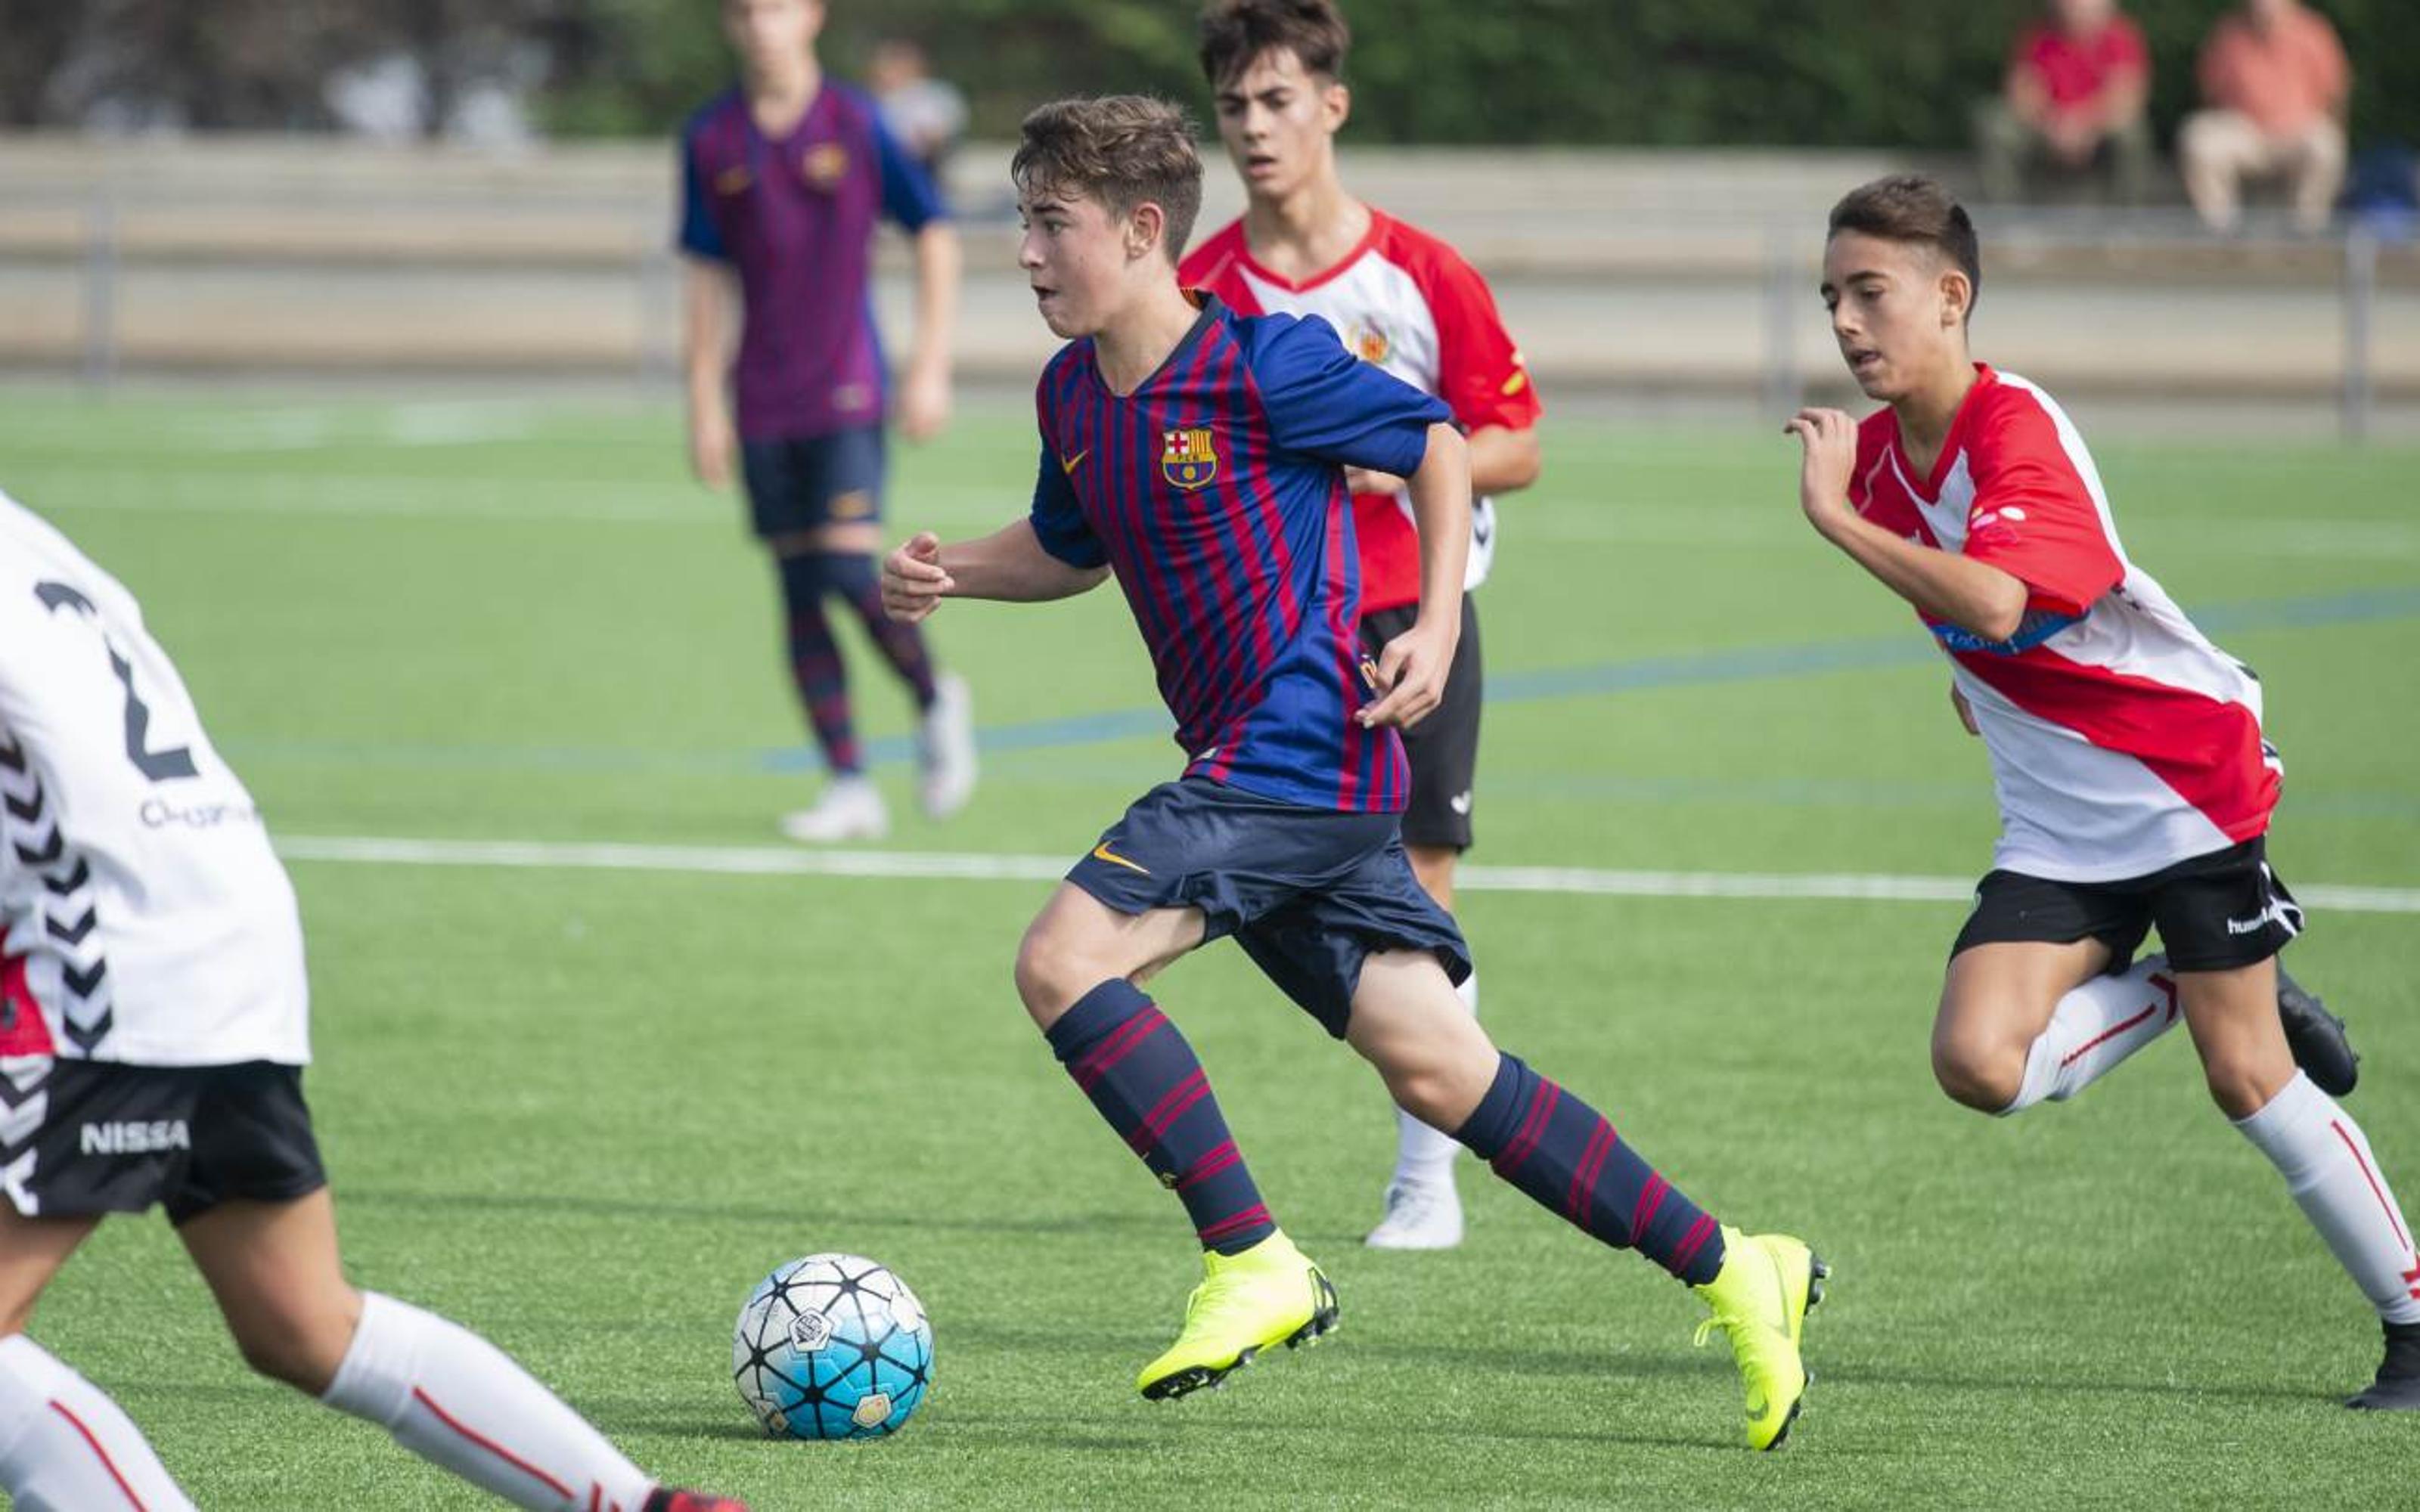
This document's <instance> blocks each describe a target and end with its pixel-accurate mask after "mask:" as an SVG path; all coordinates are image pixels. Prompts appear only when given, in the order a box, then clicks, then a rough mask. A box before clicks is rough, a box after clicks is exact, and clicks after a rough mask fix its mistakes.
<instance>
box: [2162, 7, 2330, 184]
mask: <svg viewBox="0 0 2420 1512" xmlns="http://www.w3.org/2000/svg"><path fill="white" fill-rule="evenodd" d="M2351 91H2352V69H2351V67H2350V65H2349V64H2347V63H2346V61H2345V53H2344V46H2343V44H2342V43H2341V42H2339V41H2337V39H2336V33H2335V27H2333V26H2331V25H2329V24H2328V22H2327V18H2326V17H2324V16H2321V15H2319V13H2318V12H2316V11H2313V10H2309V9H2306V8H2304V7H2303V6H2302V5H2301V4H2300V3H2299V0H2244V4H2243V8H2242V9H2241V10H2239V11H2237V12H2235V13H2234V14H2232V15H2229V16H2227V17H2226V18H2225V19H2223V20H2222V21H2220V22H2219V23H2218V24H2217V25H2216V26H2214V27H2212V28H2211V34H2210V37H2209V39H2208V40H2206V41H2204V42H2203V43H2202V47H2201V93H2202V99H2203V100H2204V101H2205V102H2206V103H2207V104H2208V106H2209V108H2208V109H2207V110H2204V111H2201V112H2200V113H2198V114H2197V115H2194V116H2188V117H2186V119H2185V123H2184V126H2183V128H2182V129H2181V130H2180V131H2178V133H2177V156H2178V158H2179V160H2180V162H2181V164H2182V166H2183V169H2184V178H2185V193H2187V194H2188V195H2190V196H2191V197H2192V199H2193V203H2194V208H2195V209H2196V210H2198V211H2200V212H2201V218H2202V220H2203V222H2204V223H2205V224H2208V225H2209V226H2210V227H2211V229H2212V230H2214V231H2231V230H2233V229H2234V228H2235V226H2236V225H2237V224H2238V223H2239V222H2240V221H2241V220H2242V215H2243V208H2242V184H2243V180H2244V179H2245V178H2247V177H2284V178H2285V180H2286V183H2287V188H2288V193H2290V195H2291V196H2292V202H2293V208H2294V224H2296V225H2297V226H2299V227H2301V228H2302V229H2303V230H2304V231H2319V230H2321V229H2324V228H2325V227H2326V225H2327V224H2328V208H2329V207H2330V206H2332V205H2334V204H2335V197H2336V191H2337V189H2338V188H2340V187H2341V186H2342V185H2343V183H2344V174H2345V126H2344V122H2345V103H2346V99H2347V97H2348V96H2349V95H2350V93H2351Z"/></svg>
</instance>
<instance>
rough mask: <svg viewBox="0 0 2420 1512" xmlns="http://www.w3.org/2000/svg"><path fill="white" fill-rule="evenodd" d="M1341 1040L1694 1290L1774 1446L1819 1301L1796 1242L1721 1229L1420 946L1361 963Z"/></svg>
mask: <svg viewBox="0 0 2420 1512" xmlns="http://www.w3.org/2000/svg"><path fill="white" fill-rule="evenodd" d="M1345 1041H1346V1042H1347V1043H1349V1044H1351V1045H1352V1046H1353V1048H1354V1049H1355V1050H1356V1051H1357V1052H1359V1053H1360V1055H1361V1056H1362V1057H1363V1058H1365V1059H1367V1060H1368V1061H1369V1062H1370V1063H1371V1064H1372V1065H1373V1066H1374V1067H1376V1068H1377V1071H1378V1074H1379V1075H1380V1076H1381V1077H1382V1078H1383V1079H1384V1080H1385V1081H1386V1083H1387V1090H1388V1092H1390V1093H1392V1094H1393V1096H1394V1098H1395V1101H1396V1103H1397V1104H1398V1105H1399V1106H1401V1107H1403V1108H1404V1109H1406V1110H1408V1111H1409V1112H1411V1113H1413V1114H1415V1115H1417V1116H1418V1117H1419V1118H1420V1119H1423V1120H1424V1121H1426V1122H1428V1123H1429V1124H1431V1125H1433V1126H1435V1127H1436V1128H1441V1129H1451V1130H1453V1131H1454V1132H1455V1136H1456V1137H1457V1138H1459V1139H1460V1140H1461V1141H1462V1142H1463V1143H1464V1144H1465V1145H1466V1146H1468V1147H1469V1149H1470V1151H1471V1153H1473V1154H1475V1155H1477V1156H1479V1157H1480V1158H1481V1160H1484V1161H1487V1162H1488V1163H1489V1165H1490V1166H1491V1168H1492V1169H1493V1170H1494V1171H1495V1172H1496V1174H1497V1176H1500V1177H1502V1178H1503V1179H1504V1180H1507V1181H1509V1182H1511V1183H1512V1185H1514V1186H1516V1187H1518V1188H1519V1189H1520V1190H1521V1191H1523V1192H1525V1193H1527V1194H1528V1196H1530V1198H1531V1199H1532V1200H1534V1201H1536V1202H1537V1203H1538V1204H1539V1205H1540V1206H1541V1207H1544V1208H1545V1209H1546V1210H1547V1211H1550V1212H1554V1213H1557V1214H1559V1215H1560V1216H1561V1217H1563V1218H1564V1219H1565V1220H1567V1221H1568V1222H1570V1223H1572V1224H1573V1225H1574V1226H1575V1227H1578V1228H1580V1229H1582V1230H1583V1231H1585V1232H1586V1233H1588V1234H1589V1235H1590V1236H1591V1237H1593V1238H1594V1239H1596V1240H1598V1241H1599V1242H1603V1243H1605V1244H1607V1245H1610V1246H1612V1247H1614V1248H1617V1249H1635V1250H1637V1252H1638V1253H1639V1254H1640V1255H1641V1256H1643V1257H1646V1258H1648V1259H1651V1260H1652V1261H1654V1262H1655V1263H1656V1264H1657V1265H1659V1266H1662V1267H1663V1268H1664V1269H1665V1270H1666V1271H1668V1272H1669V1273H1671V1274H1672V1275H1673V1276H1675V1277H1677V1278H1679V1279H1680V1280H1682V1281H1684V1282H1686V1283H1688V1284H1689V1285H1690V1286H1691V1287H1692V1288H1695V1289H1696V1290H1697V1292H1698V1295H1699V1297H1700V1298H1701V1299H1702V1300H1703V1301H1705V1303H1706V1304H1708V1306H1709V1307H1711V1308H1712V1309H1713V1314H1714V1316H1713V1319H1712V1321H1713V1323H1714V1325H1716V1326H1719V1327H1721V1328H1722V1329H1724V1330H1725V1331H1726V1332H1727V1333H1729V1334H1730V1338H1731V1347H1732V1350H1733V1353H1734V1354H1735V1356H1736V1357H1737V1360H1738V1363H1739V1367H1740V1373H1741V1382H1742V1386H1743V1390H1744V1393H1745V1403H1746V1407H1747V1414H1748V1415H1747V1425H1746V1427H1747V1435H1748V1442H1749V1443H1751V1444H1753V1445H1754V1446H1756V1447H1758V1448H1769V1447H1771V1446H1772V1445H1773V1444H1774V1443H1778V1442H1779V1441H1780V1438H1781V1436H1782V1434H1783V1433H1785V1432H1786V1431H1787V1429H1788V1427H1789V1424H1790V1419H1791V1417H1792V1415H1793V1414H1794V1413H1795V1412H1796V1410H1797V1404H1798V1402H1799V1400H1800V1399H1801V1397H1802V1396H1804V1395H1805V1392H1806V1388H1807V1374H1806V1369H1805V1366H1804V1365H1803V1364H1802V1363H1801V1361H1800V1359H1799V1353H1798V1339H1799V1329H1800V1324H1801V1321H1802V1320H1803V1319H1804V1317H1805V1314H1806V1310H1807V1306H1808V1305H1809V1304H1810V1303H1811V1302H1813V1301H1814V1300H1815V1299H1816V1298H1818V1297H1820V1296H1821V1295H1822V1292H1821V1290H1820V1288H1816V1286H1815V1284H1814V1283H1815V1280H1816V1278H1817V1277H1818V1276H1820V1275H1821V1274H1822V1273H1823V1272H1822V1271H1821V1269H1820V1268H1819V1267H1818V1265H1817V1263H1816V1261H1815V1259H1814V1257H1813V1256H1812V1254H1811V1253H1810V1252H1809V1251H1808V1250H1807V1246H1806V1245H1805V1244H1804V1243H1803V1242H1799V1241H1798V1240H1795V1239H1792V1238H1788V1237H1787V1236H1783V1235H1778V1234H1761V1235H1757V1236H1754V1237H1752V1238H1751V1237H1748V1236H1744V1235H1742V1234H1741V1233H1739V1232H1738V1231H1737V1230H1735V1229H1730V1228H1725V1227H1720V1226H1719V1225H1717V1224H1716V1222H1715V1220H1714V1218H1713V1217H1712V1216H1711V1215H1709V1214H1708V1213H1706V1212H1704V1211H1702V1210H1700V1209H1699V1207H1698V1206H1697V1204H1695V1203H1693V1202H1691V1201H1690V1200H1689V1199H1688V1198H1687V1197H1686V1196H1683V1195H1682V1193H1681V1192H1680V1190H1679V1189H1678V1188H1677V1187H1674V1186H1673V1185H1672V1184H1671V1183H1670V1182H1669V1181H1668V1180H1665V1178H1664V1177H1663V1176H1662V1175H1661V1174H1660V1173H1659V1172H1657V1171H1656V1169H1655V1168H1654V1167H1653V1166H1652V1165H1649V1164H1648V1163H1647V1162H1646V1160H1645V1159H1644V1158H1642V1157H1641V1156H1640V1155H1639V1154H1638V1152H1637V1150H1636V1149H1633V1148H1632V1147H1631V1145H1630V1143H1629V1141H1628V1140H1625V1139H1623V1138H1622V1137H1621V1135H1620V1134H1616V1133H1615V1132H1614V1127H1613V1125H1612V1124H1611V1123H1610V1122H1608V1121H1607V1120H1606V1119H1605V1118H1604V1117H1603V1116H1602V1115H1601V1114H1599V1113H1598V1112H1597V1111H1596V1109H1594V1108H1592V1107H1590V1105H1589V1104H1588V1103H1585V1102H1583V1101H1581V1100H1580V1099H1579V1098H1578V1097H1576V1096H1575V1095H1573V1094H1572V1093H1570V1092H1568V1091H1565V1090H1564V1089H1563V1088H1560V1087H1559V1086H1558V1085H1557V1084H1556V1083H1554V1082H1553V1081H1551V1080H1549V1079H1547V1078H1546V1077H1544V1076H1542V1075H1540V1074H1539V1073H1538V1072H1534V1071H1532V1070H1530V1069H1529V1067H1528V1065H1526V1064H1524V1063H1523V1062H1522V1060H1521V1059H1520V1058H1519V1057H1516V1056H1512V1055H1507V1054H1504V1053H1503V1052H1500V1051H1498V1050H1497V1048H1496V1046H1495V1045H1494V1044H1493V1043H1492V1042H1490V1041H1489V1040H1488V1037H1487V1032H1486V1030H1485V1029H1483V1028H1481V1026H1480V1024H1479V1021H1478V1020H1477V1019H1475V1018H1473V1017H1472V1016H1471V1015H1470V1013H1469V1011H1467V1010H1466V1009H1465V1008H1464V1006H1463V1003H1462V1000H1461V998H1460V997H1458V996H1457V995H1455V993H1454V990H1453V983H1452V981H1451V980H1450V978H1448V976H1447V975H1446V972H1445V968H1444V967H1443V966H1441V965H1440V964H1438V963H1437V960H1436V957H1435V955H1433V954H1431V953H1429V952H1428V951H1425V950H1382V951H1378V952H1376V953H1374V954H1372V955H1371V956H1369V957H1368V958H1366V959H1365V960H1364V961H1363V962H1362V964H1361V973H1360V980H1359V983H1358V985H1357V987H1356V988H1355V989H1354V993H1353V1010H1352V1015H1351V1017H1350V1018H1349V1019H1348V1020H1347V1021H1346V1026H1345ZM1703 1336H1704V1335H1702V1334H1701V1335H1700V1338H1702V1337H1703Z"/></svg>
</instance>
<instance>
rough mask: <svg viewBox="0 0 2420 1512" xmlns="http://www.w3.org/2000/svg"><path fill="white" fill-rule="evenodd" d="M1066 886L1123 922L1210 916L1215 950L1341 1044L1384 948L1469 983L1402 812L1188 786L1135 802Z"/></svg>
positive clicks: (1169, 787)
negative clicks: (1420, 956) (1176, 913)
mask: <svg viewBox="0 0 2420 1512" xmlns="http://www.w3.org/2000/svg"><path fill="white" fill-rule="evenodd" d="M1067 880H1068V881H1070V882H1072V883H1074V884H1075V885H1076V886H1077V887H1081V888H1083V889H1084V890H1085V891H1086V892H1088V893H1090V894H1092V895H1093V896H1094V897H1095V898H1097V899H1099V900H1100V901H1101V902H1102V903H1107V904H1108V905H1109V906H1110V907H1111V908H1114V909H1116V910H1117V911H1118V912H1120V913H1122V914H1141V913H1148V912H1150V911H1151V910H1152V909H1155V908H1199V909H1201V910H1202V914H1203V915H1204V916H1205V917H1206V918H1208V919H1209V930H1208V933H1205V934H1204V935H1203V936H1202V943H1203V944H1205V945H1206V944H1208V943H1209V942H1210V941H1212V940H1215V939H1218V938H1219V937H1220V936H1222V935H1227V934H1233V936H1235V941H1236V943H1237V944H1239V945H1241V946H1242V947H1243V948H1244V952H1245V953H1246V954H1247V955H1249V956H1250V957H1251V958H1252V961H1253V964H1256V965H1258V966H1259V967H1260V968H1261V971H1262V974H1263V975H1264V976H1266V977H1267V978H1268V979H1269V980H1271V981H1273V982H1275V983H1277V985H1278V986H1279V987H1280V989H1282V990H1283V991H1284V993H1285V995H1287V996H1288V997H1291V998H1293V999H1294V1000H1295V1002H1296V1003H1297V1004H1299V1005H1301V1007H1302V1009H1303V1011H1305V1012H1307V1013H1309V1014H1311V1017H1313V1018H1315V1019H1317V1020H1319V1022H1320V1025H1321V1026H1323V1027H1325V1028H1326V1030H1327V1032H1328V1033H1330V1034H1332V1035H1335V1036H1336V1037H1337V1038H1338V1039H1340V1040H1341V1039H1342V1038H1343V1037H1344V1025H1345V1021H1346V1020H1347V1019H1349V1018H1350V1017H1351V1016H1352V1011H1353V990H1354V989H1355V988H1356V987H1357V986H1358V985H1360V981H1361V963H1362V961H1363V960H1365V959H1366V958H1367V957H1368V956H1369V955H1370V954H1371V952H1373V951H1375V950H1428V951H1431V952H1434V953H1435V956H1436V958H1437V961H1438V963H1439V964H1442V965H1443V966H1444V967H1445V969H1446V975H1448V976H1449V977H1451V978H1452V979H1453V980H1454V981H1455V982H1456V983H1457V984H1459V983H1460V982H1461V981H1462V980H1463V979H1464V978H1466V977H1467V976H1469V975H1470V952H1469V949H1468V948H1467V947H1466V946H1465V945H1464V944H1463V943H1462V931H1461V930H1460V929H1458V928H1457V927H1455V925H1454V922H1453V916H1451V915H1450V914H1448V913H1447V912H1446V911H1445V910H1444V909H1442V908H1440V907H1438V906H1437V904H1436V901H1435V899H1433V898H1431V897H1430V896H1429V895H1428V894H1427V893H1425V892H1422V891H1421V890H1420V885H1419V879H1418V878H1416V877H1414V876H1413V875H1412V863H1411V861H1410V860H1409V859H1408V858H1406V857H1405V856H1404V842H1403V840H1402V839H1401V838H1400V837H1399V836H1398V835H1397V834H1396V833H1395V816H1394V815H1393V814H1390V813H1357V812H1353V811H1350V810H1333V809H1311V808H1306V807H1304V806H1303V805H1301V804H1295V803H1280V802H1279V801H1278V800H1276V799H1274V798H1263V797H1259V796H1256V795H1252V794H1249V793H1245V792H1242V791H1239V790H1238V789H1235V788H1231V787H1225V786H1222V785H1220V784H1219V783H1217V782H1213V781H1211V780H1210V779H1207V778H1200V777H1191V778H1186V779H1181V780H1179V781H1175V782H1163V783H1161V784H1160V785H1159V786H1157V787H1156V788H1154V789H1152V790H1151V791H1150V792H1149V793H1146V794H1144V795H1142V796H1141V797H1140V798H1138V799H1136V800H1135V804H1134V807H1133V808H1131V809H1128V810H1126V812H1125V818H1123V819H1121V820H1119V821H1118V822H1117V823H1116V824H1115V825H1112V826H1110V828H1109V833H1107V834H1105V835H1103V836H1102V837H1101V842H1100V843H1099V844H1098V845H1095V846H1094V847H1093V850H1092V853H1091V854H1090V855H1088V856H1085V857H1084V858H1083V859H1082V860H1080V861H1078V862H1077V863H1076V866H1075V869H1074V870H1073V871H1071V872H1068V873H1067Z"/></svg>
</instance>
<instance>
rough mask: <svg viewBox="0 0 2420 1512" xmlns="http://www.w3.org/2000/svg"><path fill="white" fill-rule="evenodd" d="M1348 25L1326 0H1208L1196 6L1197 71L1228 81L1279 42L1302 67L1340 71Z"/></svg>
mask: <svg viewBox="0 0 2420 1512" xmlns="http://www.w3.org/2000/svg"><path fill="white" fill-rule="evenodd" d="M1352 45H1353V28H1351V27H1350V26H1347V25H1345V24H1344V17H1343V14H1342V12H1340V11H1339V10H1338V9H1337V8H1336V7H1335V6H1334V5H1333V4H1332V3H1331V0H1209V3H1208V4H1207V5H1204V6H1203V7H1202V77H1203V78H1205V79H1207V80H1209V81H1210V83H1211V85H1213V86H1214V87H1215V86H1217V85H1223V84H1229V83H1232V82H1233V80H1234V78H1235V76H1236V75H1237V74H1240V73H1242V72H1243V71H1244V70H1245V69H1249V68H1250V67H1251V66H1252V60H1253V59H1254V58H1257V57H1259V56H1260V55H1261V54H1264V53H1266V52H1270V51H1272V50H1274V49H1278V48H1283V49H1285V50H1287V51H1288V52H1291V53H1292V54H1294V55H1295V57H1297V58H1299V59H1301V60H1302V67H1303V71H1304V72H1306V73H1324V74H1326V75H1327V76H1328V77H1329V78H1331V79H1341V78H1342V77H1344V54H1345V50H1346V49H1347V48H1349V47H1351V46H1352Z"/></svg>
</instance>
